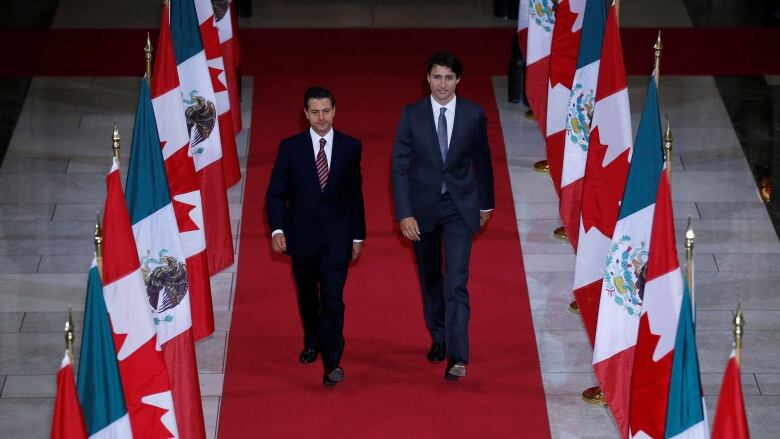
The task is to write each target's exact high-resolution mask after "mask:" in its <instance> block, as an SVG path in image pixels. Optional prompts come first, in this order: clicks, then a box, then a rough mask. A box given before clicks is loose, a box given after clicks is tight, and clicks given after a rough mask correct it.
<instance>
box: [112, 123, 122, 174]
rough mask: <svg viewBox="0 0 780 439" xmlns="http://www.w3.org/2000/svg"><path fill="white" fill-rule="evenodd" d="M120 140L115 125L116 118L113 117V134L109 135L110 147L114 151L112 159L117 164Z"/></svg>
mask: <svg viewBox="0 0 780 439" xmlns="http://www.w3.org/2000/svg"><path fill="white" fill-rule="evenodd" d="M121 140H122V139H121V138H120V137H119V129H118V128H117V126H116V119H114V134H113V135H112V136H111V142H112V143H111V149H112V150H113V151H114V160H116V165H117V166H119V150H120V149H121V146H120V141H121Z"/></svg>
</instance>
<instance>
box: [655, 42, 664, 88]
mask: <svg viewBox="0 0 780 439" xmlns="http://www.w3.org/2000/svg"><path fill="white" fill-rule="evenodd" d="M663 50H664V45H663V44H662V43H661V31H660V30H659V31H658V39H656V41H655V45H653V52H654V54H655V63H654V64H653V74H654V75H655V86H656V87H658V76H659V75H660V74H661V52H663Z"/></svg>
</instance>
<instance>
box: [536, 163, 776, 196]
mask: <svg viewBox="0 0 780 439" xmlns="http://www.w3.org/2000/svg"><path fill="white" fill-rule="evenodd" d="M535 166H536V165H534V167H535ZM758 192H759V193H760V194H761V201H763V202H764V204H769V203H771V202H772V179H770V178H769V177H764V178H762V179H761V181H759V182H758Z"/></svg>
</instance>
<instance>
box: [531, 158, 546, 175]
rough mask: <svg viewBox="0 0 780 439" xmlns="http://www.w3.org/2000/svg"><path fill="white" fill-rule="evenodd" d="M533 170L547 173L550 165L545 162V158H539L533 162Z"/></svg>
mask: <svg viewBox="0 0 780 439" xmlns="http://www.w3.org/2000/svg"><path fill="white" fill-rule="evenodd" d="M534 171H536V172H541V173H543V174H549V173H550V165H549V164H548V163H547V160H539V161H538V162H536V163H534Z"/></svg>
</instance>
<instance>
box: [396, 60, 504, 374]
mask: <svg viewBox="0 0 780 439" xmlns="http://www.w3.org/2000/svg"><path fill="white" fill-rule="evenodd" d="M462 72H463V68H462V66H461V63H460V61H459V60H458V58H457V57H456V56H455V55H454V54H453V53H452V52H449V51H441V52H438V53H436V54H434V55H433V57H431V59H430V60H429V61H428V84H430V89H431V95H430V96H426V97H425V98H423V99H421V100H419V101H417V102H414V103H412V104H409V105H407V106H406V107H404V109H403V112H402V113H401V121H400V122H399V124H398V132H397V135H396V140H395V144H394V145H393V164H392V184H393V197H394V201H395V212H396V220H397V221H399V225H400V229H401V233H402V234H403V236H404V237H406V238H408V239H410V240H412V242H413V247H414V255H415V259H416V260H417V268H418V274H419V277H420V288H421V290H422V296H423V314H424V316H425V324H426V326H427V328H428V332H429V333H430V335H431V340H432V344H431V348H430V350H429V351H428V360H429V361H431V362H434V363H438V362H440V361H443V360H444V359H445V358H447V367H446V368H445V371H444V378H445V379H447V380H450V381H457V380H458V379H459V378H462V377H465V376H466V365H467V364H468V361H469V339H468V323H469V314H470V309H469V294H468V289H467V283H468V276H469V257H470V255H471V243H472V240H473V238H474V236H475V235H476V234H477V233H478V232H479V230H480V229H481V228H482V226H484V225H485V223H486V222H487V221H488V219H489V218H490V214H491V211H492V209H493V207H494V197H493V165H492V163H491V157H490V148H489V146H488V140H487V120H486V118H485V113H484V111H483V110H482V107H480V106H479V105H477V104H475V103H472V102H469V101H467V100H465V99H463V98H461V97H456V96H455V88H456V87H457V85H458V82H460V77H461V73H462ZM442 248H443V252H444V254H443V255H442ZM442 260H443V264H442ZM442 268H443V270H442Z"/></svg>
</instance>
